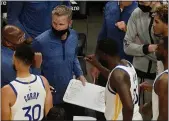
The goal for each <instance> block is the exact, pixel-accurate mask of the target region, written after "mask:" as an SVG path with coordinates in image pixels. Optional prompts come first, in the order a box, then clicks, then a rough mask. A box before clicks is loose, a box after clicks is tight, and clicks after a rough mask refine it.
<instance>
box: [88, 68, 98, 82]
mask: <svg viewBox="0 0 169 121" xmlns="http://www.w3.org/2000/svg"><path fill="white" fill-rule="evenodd" d="M90 73H91V76H92V78H93V83H94V84H95V81H96V80H97V79H98V76H99V74H100V71H99V70H98V69H97V68H96V67H92V68H91V69H90Z"/></svg>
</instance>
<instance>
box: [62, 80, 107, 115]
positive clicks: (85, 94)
mask: <svg viewBox="0 0 169 121" xmlns="http://www.w3.org/2000/svg"><path fill="white" fill-rule="evenodd" d="M63 101H64V102H67V103H70V104H74V105H78V106H81V107H85V108H89V109H92V110H96V111H99V112H102V113H104V112H105V87H101V86H98V85H95V84H91V83H88V82H86V85H85V86H83V85H82V82H81V81H79V80H76V79H72V80H70V83H69V85H68V87H67V90H66V92H65V94H64V97H63Z"/></svg>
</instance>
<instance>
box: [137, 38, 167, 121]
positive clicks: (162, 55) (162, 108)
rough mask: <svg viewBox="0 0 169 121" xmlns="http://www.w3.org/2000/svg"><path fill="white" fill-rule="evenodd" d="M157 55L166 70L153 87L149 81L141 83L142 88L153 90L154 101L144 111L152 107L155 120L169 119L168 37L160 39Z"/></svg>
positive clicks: (146, 105)
mask: <svg viewBox="0 0 169 121" xmlns="http://www.w3.org/2000/svg"><path fill="white" fill-rule="evenodd" d="M156 56H157V60H159V61H162V62H163V64H164V69H165V71H164V72H162V73H161V74H159V75H158V76H157V77H156V79H155V81H154V84H153V87H152V86H151V85H150V84H148V83H147V82H145V83H143V84H141V85H140V86H141V88H142V89H145V90H152V102H150V103H148V104H145V105H144V107H143V109H142V112H143V113H147V112H145V110H146V109H148V108H149V109H150V110H151V109H152V111H153V120H158V121H159V120H162V121H168V37H163V39H162V40H160V43H159V45H158V48H157V51H156ZM152 88H153V89H152ZM151 105H152V108H151Z"/></svg>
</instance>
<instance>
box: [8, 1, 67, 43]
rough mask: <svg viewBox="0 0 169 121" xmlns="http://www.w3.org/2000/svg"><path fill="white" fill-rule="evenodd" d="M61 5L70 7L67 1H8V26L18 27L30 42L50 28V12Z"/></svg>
mask: <svg viewBox="0 0 169 121" xmlns="http://www.w3.org/2000/svg"><path fill="white" fill-rule="evenodd" d="M61 4H65V5H68V6H70V2H69V1H64V2H63V1H8V2H7V5H8V7H7V21H8V24H12V25H15V26H17V27H19V28H20V29H21V30H22V31H23V32H25V34H26V38H29V39H31V40H32V39H34V38H35V37H37V36H38V35H40V34H41V33H43V32H44V31H46V30H48V29H49V28H51V22H52V14H51V12H52V10H53V9H54V8H55V7H56V6H57V5H61Z"/></svg>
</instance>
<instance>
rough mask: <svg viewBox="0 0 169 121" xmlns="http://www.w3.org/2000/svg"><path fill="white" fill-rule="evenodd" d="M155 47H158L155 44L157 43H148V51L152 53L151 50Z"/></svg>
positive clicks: (153, 50)
mask: <svg viewBox="0 0 169 121" xmlns="http://www.w3.org/2000/svg"><path fill="white" fill-rule="evenodd" d="M157 48H158V45H157V44H150V45H149V46H148V51H149V52H150V53H153V52H155V51H156V50H157Z"/></svg>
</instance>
